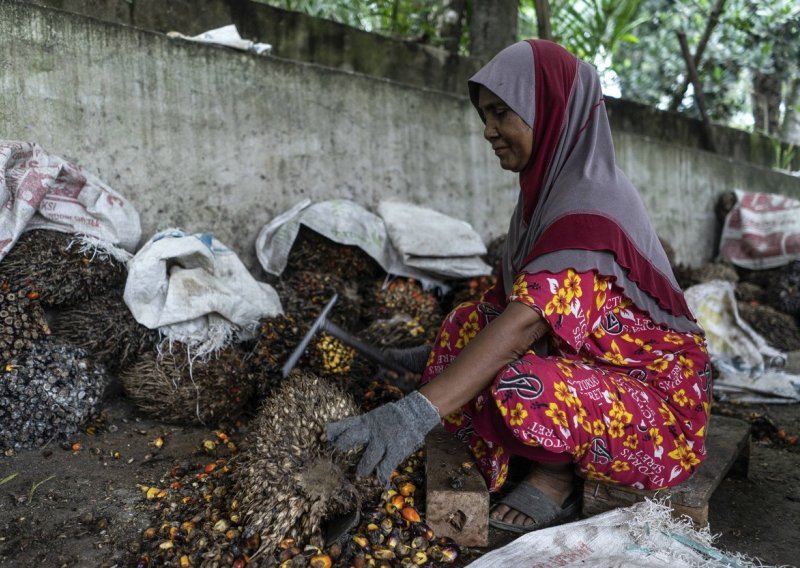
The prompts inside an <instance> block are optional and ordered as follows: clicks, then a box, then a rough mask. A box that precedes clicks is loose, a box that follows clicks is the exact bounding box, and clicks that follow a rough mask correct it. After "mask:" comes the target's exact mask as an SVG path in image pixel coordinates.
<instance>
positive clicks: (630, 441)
mask: <svg viewBox="0 0 800 568" xmlns="http://www.w3.org/2000/svg"><path fill="white" fill-rule="evenodd" d="M622 445H623V446H625V447H626V448H630V449H632V450H635V449H636V448H637V447H639V438H637V437H636V434H630V435H629V436H628V437H627V438H625V443H624V444H622Z"/></svg>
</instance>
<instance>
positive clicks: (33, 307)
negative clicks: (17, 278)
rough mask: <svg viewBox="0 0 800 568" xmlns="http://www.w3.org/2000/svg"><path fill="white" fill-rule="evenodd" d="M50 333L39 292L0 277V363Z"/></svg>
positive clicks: (30, 346) (29, 347) (13, 356)
mask: <svg viewBox="0 0 800 568" xmlns="http://www.w3.org/2000/svg"><path fill="white" fill-rule="evenodd" d="M49 333H50V328H49V326H48V324H47V318H46V317H45V313H44V309H43V308H42V306H41V304H40V302H39V292H38V291H36V290H34V289H33V288H31V287H30V286H25V285H16V284H14V283H13V282H12V281H10V280H7V279H3V280H2V281H0V363H2V364H3V365H5V363H6V362H8V361H11V360H12V359H14V358H15V357H16V356H18V355H19V354H20V353H21V352H23V351H24V350H26V349H31V348H33V346H34V345H35V344H36V343H38V342H39V340H40V339H41V338H44V337H46V336H47V335H49Z"/></svg>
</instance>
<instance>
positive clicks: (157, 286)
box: [123, 229, 283, 357]
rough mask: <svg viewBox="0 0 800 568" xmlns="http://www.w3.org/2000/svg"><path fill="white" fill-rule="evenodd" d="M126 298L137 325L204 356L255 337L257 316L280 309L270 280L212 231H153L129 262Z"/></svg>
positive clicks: (274, 312)
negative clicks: (259, 276) (250, 268)
mask: <svg viewBox="0 0 800 568" xmlns="http://www.w3.org/2000/svg"><path fill="white" fill-rule="evenodd" d="M123 297H124V300H125V303H126V304H127V305H128V308H129V309H130V310H131V313H132V314H133V316H134V317H135V318H136V321H138V322H139V323H140V324H142V325H144V326H146V327H148V328H150V329H158V330H159V332H161V334H162V335H163V336H164V337H166V338H168V339H169V340H170V341H179V342H181V343H184V344H186V345H187V346H189V348H190V349H194V350H195V354H196V355H197V356H200V357H202V356H204V355H207V354H209V353H212V352H214V351H216V350H217V349H220V348H222V347H224V346H225V345H227V344H228V343H229V342H230V341H242V340H246V339H249V338H251V337H253V336H254V335H255V333H256V331H257V329H258V323H259V320H260V319H261V318H264V317H270V316H276V315H280V314H282V313H283V309H282V307H281V302H280V299H279V298H278V294H277V292H276V291H275V289H274V288H272V287H271V286H270V285H268V284H266V283H263V282H258V281H256V280H255V279H254V278H253V277H252V276H251V275H250V273H249V272H248V270H247V268H246V267H245V266H244V264H242V262H241V260H239V257H237V256H236V254H235V253H234V252H233V251H231V250H230V249H228V248H227V247H226V246H225V245H223V244H222V243H220V242H219V241H218V240H217V239H216V238H214V237H213V236H212V235H210V234H195V235H191V234H188V233H185V232H183V231H181V230H177V229H173V230H167V231H162V232H160V233H158V234H156V235H154V236H153V237H152V238H151V239H150V240H149V241H148V242H147V243H145V245H144V246H143V247H142V249H141V250H140V251H139V252H138V253H136V255H135V256H134V257H133V259H131V261H130V262H129V263H128V279H127V281H126V283H125V294H124V296H123Z"/></svg>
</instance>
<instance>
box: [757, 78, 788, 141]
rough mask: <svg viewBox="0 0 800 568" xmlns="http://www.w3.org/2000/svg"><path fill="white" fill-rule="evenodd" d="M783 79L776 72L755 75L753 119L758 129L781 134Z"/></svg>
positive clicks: (772, 133)
mask: <svg viewBox="0 0 800 568" xmlns="http://www.w3.org/2000/svg"><path fill="white" fill-rule="evenodd" d="M780 113H781V80H780V78H779V77H778V76H777V75H775V74H765V73H759V72H756V73H754V75H753V120H754V121H755V126H756V129H758V130H761V131H762V132H765V133H767V134H769V135H770V136H780V130H781V122H780V117H781V114H780Z"/></svg>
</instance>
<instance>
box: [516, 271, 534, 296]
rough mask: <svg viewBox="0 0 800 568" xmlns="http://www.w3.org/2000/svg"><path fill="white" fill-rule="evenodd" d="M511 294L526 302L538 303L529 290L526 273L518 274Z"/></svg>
mask: <svg viewBox="0 0 800 568" xmlns="http://www.w3.org/2000/svg"><path fill="white" fill-rule="evenodd" d="M511 295H512V296H516V297H517V298H518V299H520V300H522V302H523V303H525V304H535V303H536V302H535V301H534V300H533V298H531V295H530V293H529V292H528V282H527V281H526V280H525V274H524V273H523V274H520V275H519V276H517V279H516V280H515V281H514V286H513V287H512V288H511Z"/></svg>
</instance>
